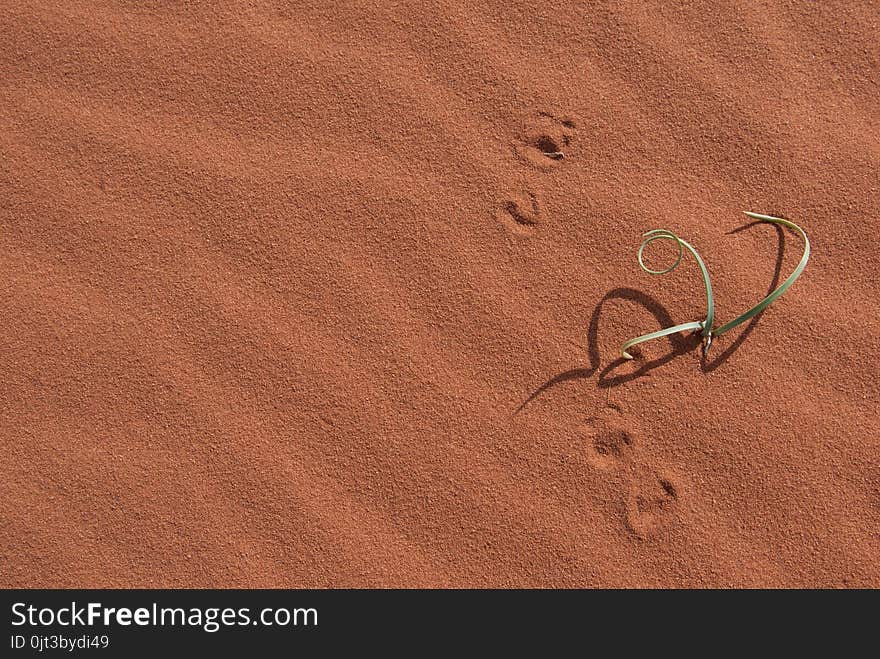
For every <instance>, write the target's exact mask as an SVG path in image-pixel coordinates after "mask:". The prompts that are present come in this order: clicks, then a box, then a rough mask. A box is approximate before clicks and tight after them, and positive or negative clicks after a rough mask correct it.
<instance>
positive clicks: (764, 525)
mask: <svg viewBox="0 0 880 659" xmlns="http://www.w3.org/2000/svg"><path fill="white" fill-rule="evenodd" d="M430 4H431V6H430V7H426V6H424V3H398V2H384V1H380V2H376V3H324V2H314V3H295V2H282V1H269V0H258V1H254V2H247V3H241V2H224V3H167V2H161V3H143V2H123V1H119V2H114V1H107V2H99V1H95V2H84V1H68V2H54V3H53V2H29V1H26V0H12V1H11V2H8V3H5V5H4V8H3V10H2V11H0V154H2V158H0V185H2V196H3V203H2V204H0V282H2V283H0V345H2V359H0V447H2V450H3V456H4V457H3V460H2V462H0V483H2V485H0V543H2V552H0V585H2V586H4V587H38V586H41V587H75V586H80V587H110V586H115V587H175V586H176V587H183V586H188V587H232V586H241V587H349V586H367V587H371V586H403V587H420V586H430V587H433V586H465V587H467V586H489V587H496V586H537V587H552V586H559V587H583V586H665V587H704V586H721V587H725V586H746V587H759V586H781V587H794V586H818V587H856V586H870V587H880V560H878V559H880V421H878V417H877V414H876V412H877V409H878V403H880V387H878V381H877V374H878V373H877V360H876V354H875V353H876V351H875V347H876V345H877V333H878V321H877V319H878V317H880V301H878V290H880V281H878V278H877V272H878V270H880V252H878V250H877V247H876V244H875V242H874V241H875V239H876V237H877V235H878V230H880V221H878V219H877V218H878V215H877V214H878V208H880V203H878V202H880V102H878V101H880V41H878V39H877V34H878V33H880V7H878V5H877V3H874V2H840V3H836V2H835V3H816V4H813V3H809V4H806V3H789V2H761V3H754V4H749V5H748V6H747V7H742V6H739V5H736V4H731V5H725V6H719V5H718V3H704V2H683V3H672V4H670V3H659V2H657V3H648V4H646V3H642V2H638V3H637V2H632V3H595V4H594V3H582V2H562V3H534V2H490V3H488V4H487V3H478V4H474V3H468V2H460V1H459V0H446V1H443V2H437V3H430ZM743 210H752V211H756V212H761V213H769V214H774V215H780V216H784V217H786V218H790V219H792V220H793V221H795V222H798V223H799V224H800V225H801V226H803V227H804V229H805V230H806V231H807V233H808V234H809V236H810V239H811V241H812V244H813V254H812V257H811V260H810V263H809V265H808V266H807V269H806V271H805V273H804V274H803V276H802V277H801V278H800V279H799V280H798V281H797V282H796V283H795V284H794V286H793V287H792V288H791V289H790V290H789V291H788V292H786V294H785V295H784V296H783V297H782V298H780V299H779V300H778V301H777V302H776V303H774V304H773V305H772V306H771V307H770V308H769V309H768V310H767V311H766V312H765V313H764V314H763V315H761V316H759V317H758V318H757V319H755V321H754V322H752V323H750V324H748V325H746V326H743V327H742V328H741V329H737V330H735V331H733V332H731V333H730V334H728V335H725V336H723V337H720V338H719V339H718V340H717V341H716V342H715V344H714V345H713V346H712V351H711V352H710V353H709V356H708V360H707V361H705V362H704V361H701V354H700V349H699V344H698V342H696V341H695V340H694V338H693V337H688V336H683V335H682V336H674V337H671V338H670V339H664V340H659V341H655V342H652V343H647V344H643V345H642V346H640V347H641V348H642V350H641V352H640V355H639V357H638V359H636V360H634V361H633V362H629V363H623V362H622V361H621V360H620V359H619V349H620V346H621V344H622V343H623V342H624V341H625V340H627V339H630V338H633V337H635V336H637V335H639V334H642V333H645V332H648V331H651V330H654V329H659V328H660V327H663V326H667V325H671V324H676V323H682V322H686V321H691V320H701V319H702V316H701V314H703V313H704V305H705V299H704V296H703V292H702V289H701V286H702V284H701V283H700V280H699V273H698V269H697V267H696V264H695V263H694V262H693V261H692V260H688V259H685V261H684V262H683V263H682V266H681V267H680V268H679V269H678V270H677V271H676V272H674V273H671V274H668V275H665V276H662V277H650V276H648V275H646V274H645V273H644V272H642V271H641V270H640V269H639V268H638V264H637V262H636V250H637V248H638V245H639V242H640V240H641V234H642V233H643V232H645V231H647V230H649V229H654V228H669V229H671V230H673V231H675V232H676V233H678V234H679V235H680V236H682V237H683V238H685V239H686V240H688V241H690V242H692V243H693V244H694V245H695V246H697V247H698V249H699V250H700V252H701V254H702V256H703V258H704V259H705V260H706V262H707V265H708V267H709V271H710V273H711V275H712V278H713V279H712V283H713V286H714V288H715V296H716V304H717V309H718V310H717V313H718V320H719V321H720V322H725V321H727V320H730V319H732V318H734V317H735V316H736V315H738V314H739V313H742V312H743V311H745V310H746V309H748V308H749V307H750V306H752V305H753V304H755V303H757V302H758V301H759V300H760V299H761V297H762V296H763V295H766V294H767V292H768V291H769V290H771V289H772V288H773V287H774V286H775V285H776V284H777V283H778V282H779V281H780V278H785V277H786V276H787V275H788V273H790V272H791V270H792V269H793V268H794V265H795V264H796V263H797V260H798V258H799V257H800V254H801V251H800V250H801V245H800V243H799V239H798V237H797V236H796V235H795V234H794V233H791V232H788V231H782V230H781V229H778V230H777V229H776V228H774V227H773V226H769V225H755V226H748V227H747V226H746V225H748V224H749V220H748V218H746V217H745V216H743V215H742V214H741V211H743ZM671 255H672V251H671V250H670V249H667V246H663V245H658V246H657V247H656V249H652V251H651V252H650V254H649V256H650V258H651V259H652V263H658V264H661V265H662V264H663V263H664V259H668V258H670V257H671Z"/></svg>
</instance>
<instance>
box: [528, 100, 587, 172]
mask: <svg viewBox="0 0 880 659" xmlns="http://www.w3.org/2000/svg"><path fill="white" fill-rule="evenodd" d="M574 134H575V123H574V122H573V121H571V120H570V119H558V118H556V117H554V116H553V115H550V114H547V113H546V112H542V113H540V114H538V115H537V117H534V118H533V119H532V120H531V121H529V122H528V124H527V125H526V127H525V128H524V130H523V134H522V137H521V139H520V140H519V141H518V142H517V143H516V144H514V147H513V149H514V152H515V153H516V156H517V158H519V159H520V160H522V161H523V162H525V163H526V164H528V165H531V166H533V167H536V168H537V169H541V170H549V169H552V168H553V167H556V166H557V165H559V164H561V163H562V162H563V161H564V160H565V157H566V155H567V153H566V152H567V151H568V147H569V146H570V145H571V143H572V140H573V139H574Z"/></svg>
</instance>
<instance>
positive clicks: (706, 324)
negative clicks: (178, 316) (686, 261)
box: [620, 211, 810, 359]
mask: <svg viewBox="0 0 880 659" xmlns="http://www.w3.org/2000/svg"><path fill="white" fill-rule="evenodd" d="M745 214H746V215H748V216H749V217H751V218H753V219H755V220H758V221H759V222H771V223H773V224H781V225H782V226H785V227H788V228H790V229H794V230H795V231H797V232H798V233H799V234H800V235H801V237H802V238H803V239H804V255H803V256H802V257H801V260H800V262H799V263H798V265H797V267H796V268H795V269H794V272H792V273H791V274H790V275H789V276H788V279H786V280H785V281H784V282H782V284H781V285H780V286H779V287H778V288H776V290H774V291H773V292H772V293H770V295H768V296H767V297H765V298H764V299H763V300H761V301H760V302H759V303H758V304H756V305H755V306H754V307H752V308H751V309H749V310H748V311H746V312H745V313H744V314H742V315H740V316H737V317H736V318H734V319H733V320H731V321H730V322H729V323H725V324H724V325H721V326H720V327H713V325H714V323H715V299H714V298H713V297H712V284H711V282H710V281H709V272H708V270H706V264H705V263H703V259H702V258H700V255H699V254H698V253H697V250H695V249H694V248H693V246H692V245H691V244H690V243H688V242H687V241H684V240H682V239H681V238H679V237H678V236H676V235H675V234H674V233H672V232H671V231H668V230H666V229H653V230H651V231H648V232H647V233H645V234H644V238H645V239H644V240H643V241H642V244H641V246H640V247H639V265H640V266H641V268H642V270H644V271H645V272H647V273H648V274H652V275H663V274H666V273H667V272H672V271H673V270H675V269H676V268H677V267H678V264H679V263H681V259H682V256H683V255H684V250H685V249H687V250H688V251H689V252H690V253H691V254H693V255H694V258H695V259H696V260H697V264H698V265H699V266H700V272H702V274H703V283H704V284H705V285H706V319H705V320H699V321H693V322H690V323H682V324H681V325H675V326H674V327H667V328H665V329H661V330H657V331H656V332H651V333H650V334H643V335H642V336H638V337H636V338H634V339H630V340H629V341H627V342H626V343H624V344H623V347H622V348H621V350H620V352H621V355H622V356H623V357H624V358H625V359H632V358H633V357H632V355H630V354H629V353H628V352H627V350H629V349H630V348H632V347H633V346H634V345H637V344H639V343H644V342H645V341H650V340H652V339H659V338H660V337H663V336H668V335H669V334H675V333H677V332H687V331H688V330H699V331H700V333H701V334H702V336H703V356H706V355H707V354H708V352H709V346H711V345H712V339H713V338H714V337H716V336H721V335H722V334H724V333H725V332H728V331H730V330H732V329H733V328H734V327H736V326H737V325H740V324H742V323H744V322H746V321H747V320H749V319H750V318H753V317H754V316H756V315H757V314H759V313H761V312H762V311H763V310H764V309H766V308H767V307H768V306H770V305H771V304H772V303H773V302H774V301H775V300H776V298H778V297H779V296H780V295H782V294H783V293H785V291H786V290H788V287H789V286H791V285H792V284H793V283H794V281H795V279H797V278H798V277H800V274H801V273H802V272H803V271H804V268H805V267H807V260H808V259H809V258H810V240H809V238H807V234H806V233H805V232H804V230H803V229H801V228H800V227H799V226H798V225H797V224H795V223H794V222H789V221H788V220H785V219H782V218H781V217H772V216H770V215H759V214H758V213H750V212H748V211H745ZM655 240H672V241H673V242H675V243H676V244H677V245H678V257H677V258H676V259H675V262H674V263H673V264H672V265H671V266H669V267H668V268H666V269H665V270H652V269H651V268H649V267H648V266H646V265H645V262H644V260H643V258H642V257H643V255H644V252H645V248H646V247H647V246H648V245H650V244H651V243H652V242H654V241H655Z"/></svg>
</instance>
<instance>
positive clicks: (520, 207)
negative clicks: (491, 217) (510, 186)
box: [496, 192, 540, 234]
mask: <svg viewBox="0 0 880 659" xmlns="http://www.w3.org/2000/svg"><path fill="white" fill-rule="evenodd" d="M496 216H497V217H498V219H499V220H500V221H501V222H502V223H503V224H505V225H506V226H507V228H508V229H510V230H511V231H512V232H514V233H519V234H527V233H531V232H532V230H534V228H535V227H536V226H537V225H538V224H539V222H540V220H539V210H538V199H537V198H536V197H535V195H533V194H532V193H531V192H528V193H526V194H522V195H514V196H512V197H511V198H510V199H508V200H507V201H506V202H504V204H502V205H501V208H499V209H498V211H497V212H496Z"/></svg>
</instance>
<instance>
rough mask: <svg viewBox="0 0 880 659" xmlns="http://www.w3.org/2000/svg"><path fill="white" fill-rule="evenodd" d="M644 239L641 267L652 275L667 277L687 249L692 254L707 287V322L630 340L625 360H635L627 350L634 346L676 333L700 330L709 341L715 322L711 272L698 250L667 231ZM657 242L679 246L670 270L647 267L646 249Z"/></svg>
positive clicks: (647, 234)
mask: <svg viewBox="0 0 880 659" xmlns="http://www.w3.org/2000/svg"><path fill="white" fill-rule="evenodd" d="M643 237H644V240H643V241H642V244H641V246H640V247H639V266H640V267H641V268H642V270H644V271H645V272H647V273H648V274H650V275H665V274H666V273H668V272H672V271H673V270H675V269H676V268H677V267H678V265H679V264H680V263H681V259H682V256H683V254H684V250H685V248H686V249H687V250H688V251H689V252H690V253H691V254H693V256H694V258H695V259H696V261H697V264H698V265H699V266H700V272H701V273H702V275H703V283H704V284H705V285H706V320H703V321H701V322H697V321H694V322H692V323H684V324H682V325H676V326H675V327H667V328H666V329H662V330H658V331H656V332H651V333H650V334H643V335H642V336H638V337H636V338H634V339H630V340H629V341H627V342H626V343H624V344H623V347H622V348H621V350H620V354H621V356H622V357H623V358H624V359H632V358H633V357H632V355H631V354H629V353H628V352H627V350H629V349H630V348H631V347H633V346H634V345H637V344H639V343H644V342H645V341H650V340H652V339H659V338H660V337H663V336H667V335H669V334H675V333H676V332H686V331H688V330H696V329H698V330H701V332H702V334H703V337H704V338H705V339H707V340H708V339H709V338H710V335H709V331H710V329H711V328H712V323H713V322H714V320H715V298H714V297H713V295H712V283H711V281H710V280H709V271H708V270H707V269H706V264H705V263H703V259H702V258H700V255H699V254H698V253H697V250H696V249H694V247H693V245H691V244H690V243H689V242H687V241H686V240H682V239H681V238H679V237H678V236H676V235H675V234H674V233H672V232H671V231H668V230H667V229H652V230H651V231H647V232H645V233H644V234H643ZM655 240H671V241H673V242H675V243H676V245H678V256H677V258H676V259H675V261H674V262H673V264H672V265H671V266H669V267H668V268H664V269H663V270H653V269H651V268H649V267H648V266H647V265H645V261H644V253H645V248H646V247H647V246H648V245H650V244H651V243H652V242H654V241H655Z"/></svg>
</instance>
